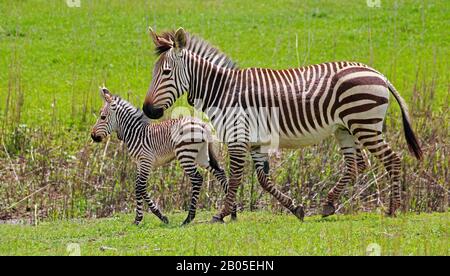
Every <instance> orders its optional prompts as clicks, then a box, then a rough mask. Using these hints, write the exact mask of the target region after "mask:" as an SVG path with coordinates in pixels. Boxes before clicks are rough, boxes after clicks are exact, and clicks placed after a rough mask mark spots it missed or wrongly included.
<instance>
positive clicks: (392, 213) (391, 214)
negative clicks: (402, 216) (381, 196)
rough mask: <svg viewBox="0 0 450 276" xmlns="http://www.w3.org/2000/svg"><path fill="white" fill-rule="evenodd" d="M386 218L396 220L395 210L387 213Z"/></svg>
mask: <svg viewBox="0 0 450 276" xmlns="http://www.w3.org/2000/svg"><path fill="white" fill-rule="evenodd" d="M386 216H387V217H390V218H395V217H396V214H395V210H389V211H387V212H386Z"/></svg>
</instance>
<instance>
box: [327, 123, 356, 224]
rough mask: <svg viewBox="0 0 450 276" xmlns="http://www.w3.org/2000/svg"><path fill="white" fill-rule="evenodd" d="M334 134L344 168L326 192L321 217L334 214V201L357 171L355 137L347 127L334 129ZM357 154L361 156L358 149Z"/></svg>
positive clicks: (354, 177) (352, 180) (353, 179)
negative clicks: (333, 184) (342, 156)
mask: <svg viewBox="0 0 450 276" xmlns="http://www.w3.org/2000/svg"><path fill="white" fill-rule="evenodd" d="M334 135H335V137H336V139H337V141H338V143H339V147H340V149H341V152H342V154H343V155H344V162H345V170H344V174H343V175H342V177H341V178H340V179H339V181H338V182H337V183H336V185H335V186H334V187H333V188H332V189H331V190H330V191H329V192H328V196H327V201H326V203H325V204H324V205H323V209H322V217H327V216H330V215H333V214H334V212H335V211H336V208H335V206H334V203H335V202H336V201H337V199H338V198H339V196H340V195H341V193H342V190H343V189H344V187H345V186H346V185H348V184H350V183H353V182H354V181H355V179H356V175H357V173H358V169H357V159H358V148H357V145H356V144H355V138H354V137H353V136H352V135H351V134H350V132H349V131H348V130H347V129H338V130H336V132H335V133H334ZM359 154H360V156H361V157H362V152H361V150H359ZM363 160H364V159H363ZM361 169H363V167H361Z"/></svg>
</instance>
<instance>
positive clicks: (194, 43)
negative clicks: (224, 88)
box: [155, 31, 238, 69]
mask: <svg viewBox="0 0 450 276" xmlns="http://www.w3.org/2000/svg"><path fill="white" fill-rule="evenodd" d="M160 37H162V38H164V39H166V40H167V41H175V31H169V32H164V33H162V34H161V35H160ZM186 38H187V41H186V49H187V50H189V51H191V52H193V53H195V54H196V55H198V56H200V57H202V58H204V59H206V60H207V61H209V62H211V63H213V64H215V65H217V66H219V67H221V68H227V69H237V68H238V66H237V65H236V63H235V62H234V61H232V60H231V58H229V57H228V56H227V55H226V54H224V53H223V52H221V51H220V50H219V49H218V48H216V47H214V46H212V45H211V44H210V43H209V42H208V41H206V40H204V39H203V38H201V37H199V36H196V35H191V34H190V33H187V32H186ZM170 48H172V45H171V44H164V43H162V44H160V45H159V46H157V47H156V49H155V52H156V54H157V55H158V56H159V55H161V54H163V53H165V52H167V51H168V50H170Z"/></svg>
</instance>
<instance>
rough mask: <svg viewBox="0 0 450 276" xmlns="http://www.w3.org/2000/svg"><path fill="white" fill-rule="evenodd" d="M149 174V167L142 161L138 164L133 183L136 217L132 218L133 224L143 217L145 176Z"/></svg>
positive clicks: (145, 190)
mask: <svg viewBox="0 0 450 276" xmlns="http://www.w3.org/2000/svg"><path fill="white" fill-rule="evenodd" d="M148 174H149V169H147V168H146V167H145V166H143V164H142V163H139V164H138V172H137V175H136V183H135V187H134V189H135V191H134V192H135V197H136V217H135V219H134V224H135V225H139V223H141V221H142V218H143V217H144V212H143V210H142V209H143V205H144V195H146V194H147V178H148Z"/></svg>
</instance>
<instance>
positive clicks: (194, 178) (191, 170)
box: [177, 149, 203, 225]
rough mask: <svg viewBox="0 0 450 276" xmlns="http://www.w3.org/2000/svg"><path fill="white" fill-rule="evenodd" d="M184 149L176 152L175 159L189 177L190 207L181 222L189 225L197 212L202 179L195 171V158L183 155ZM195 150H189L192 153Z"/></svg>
mask: <svg viewBox="0 0 450 276" xmlns="http://www.w3.org/2000/svg"><path fill="white" fill-rule="evenodd" d="M185 151H186V149H184V150H180V151H178V152H177V158H178V160H179V161H180V164H181V167H182V168H183V170H184V173H185V174H186V175H187V176H188V177H189V180H190V182H191V185H192V196H191V205H190V206H189V212H188V216H187V217H186V219H185V220H184V222H183V225H186V224H189V223H190V222H191V221H192V220H193V219H194V218H195V212H196V210H197V201H198V197H199V194H200V189H201V188H202V185H203V177H202V175H201V174H200V173H199V172H198V170H197V165H196V164H195V156H191V155H187V154H184V153H185ZM193 151H195V150H190V152H191V153H192V152H193Z"/></svg>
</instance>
